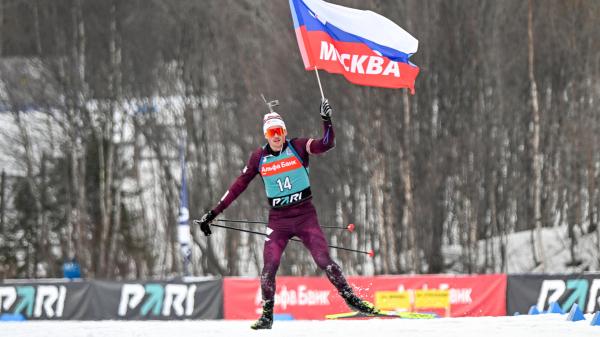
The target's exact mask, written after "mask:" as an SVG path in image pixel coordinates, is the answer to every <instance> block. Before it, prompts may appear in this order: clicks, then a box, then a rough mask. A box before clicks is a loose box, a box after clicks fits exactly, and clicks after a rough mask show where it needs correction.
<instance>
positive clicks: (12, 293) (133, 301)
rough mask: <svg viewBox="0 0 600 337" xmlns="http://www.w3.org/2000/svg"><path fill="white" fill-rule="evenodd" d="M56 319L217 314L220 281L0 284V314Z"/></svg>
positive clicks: (219, 314) (213, 316)
mask: <svg viewBox="0 0 600 337" xmlns="http://www.w3.org/2000/svg"><path fill="white" fill-rule="evenodd" d="M2 314H10V315H22V316H23V317H24V318H25V319H45V320H47V319H56V320H103V319H111V320H112V319H121V320H127V319H135V320H177V319H221V318H223V281H222V280H202V281H197V282H183V281H174V282H166V281H156V282H152V281H147V282H112V281H73V282H54V283H53V282H39V283H33V282H31V283H25V282H24V283H21V282H3V283H0V315H2Z"/></svg>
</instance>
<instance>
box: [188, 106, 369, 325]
mask: <svg viewBox="0 0 600 337" xmlns="http://www.w3.org/2000/svg"><path fill="white" fill-rule="evenodd" d="M331 114H332V109H331V107H330V105H329V103H328V101H327V100H326V99H324V100H323V101H322V102H321V105H320V115H321V118H322V119H323V130H324V135H323V138H321V139H310V138H293V139H291V140H288V139H287V138H286V136H287V134H288V133H287V129H286V127H285V123H284V121H283V119H282V118H281V116H280V115H279V114H277V113H276V112H269V113H267V114H266V115H265V116H264V118H263V133H264V136H265V138H266V139H267V144H265V145H264V146H262V147H260V148H258V149H256V150H255V151H254V152H252V155H251V156H250V159H249V160H248V164H247V165H246V166H245V167H244V169H243V170H242V174H241V175H240V176H239V177H238V178H237V179H236V180H235V181H234V183H233V184H232V185H231V187H229V189H228V190H227V192H225V194H224V195H223V197H222V198H221V200H220V202H219V203H218V204H217V206H216V207H215V208H213V209H212V210H211V211H209V212H207V213H206V214H204V216H203V217H202V219H201V220H200V228H201V230H202V232H203V233H204V234H205V235H206V236H208V235H210V234H211V230H210V223H211V222H212V221H213V220H214V219H215V217H216V216H217V215H218V214H220V213H221V212H223V211H224V210H225V209H226V208H227V207H228V206H229V205H230V204H231V203H232V202H233V201H234V200H235V199H236V198H237V197H238V196H239V195H240V194H241V193H242V192H243V191H244V190H245V189H246V187H248V184H249V183H250V181H252V179H254V177H255V176H256V175H257V174H260V176H261V178H262V179H263V183H264V186H265V191H266V194H267V199H268V201H269V206H270V207H271V209H270V211H269V223H268V226H267V227H268V228H267V231H266V234H267V237H266V239H265V244H264V249H263V260H264V266H263V269H262V272H261V276H260V285H261V291H262V299H263V310H262V315H261V316H260V318H259V319H258V320H257V321H256V322H255V323H254V324H253V325H252V326H251V328H252V329H255V330H256V329H271V327H272V325H273V306H274V297H275V274H276V273H277V269H278V268H279V263H280V261H281V255H282V254H283V251H284V250H285V247H286V245H287V243H288V241H289V240H290V239H291V238H292V237H294V236H296V237H298V238H299V239H300V240H301V241H302V243H303V244H304V246H305V247H306V248H308V250H309V251H310V253H311V255H312V257H313V259H314V260H315V262H316V264H317V265H318V266H319V268H321V269H322V270H323V271H325V274H326V275H327V278H328V279H329V281H330V282H331V283H332V284H333V285H334V286H335V287H336V289H337V291H338V293H339V294H340V296H341V297H342V298H343V299H344V300H345V302H346V304H347V305H348V306H349V307H350V308H351V309H352V310H356V311H360V312H363V313H367V314H376V313H378V310H377V309H376V308H375V307H374V306H373V304H371V303H369V302H367V301H364V300H362V299H360V298H359V297H358V296H356V295H355V294H354V292H353V291H352V288H351V287H350V285H349V284H348V282H347V281H346V278H345V277H344V275H343V274H342V270H341V268H340V267H339V266H338V265H337V264H336V263H335V262H334V261H333V260H332V259H331V257H330V256H329V251H328V244H327V241H326V240H325V236H324V235H323V232H322V231H321V227H320V225H319V220H318V218H317V212H316V210H315V207H314V206H313V204H312V202H311V198H312V195H311V190H310V180H309V169H308V162H309V155H316V154H321V153H325V152H327V151H328V150H330V149H331V148H333V147H334V145H335V134H334V132H333V124H332V123H331Z"/></svg>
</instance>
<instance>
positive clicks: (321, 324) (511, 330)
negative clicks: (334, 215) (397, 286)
mask: <svg viewBox="0 0 600 337" xmlns="http://www.w3.org/2000/svg"><path fill="white" fill-rule="evenodd" d="M590 320H591V315H586V320H585V321H579V322H568V321H567V320H566V315H559V314H545V315H534V316H528V315H522V316H515V317H473V318H442V319H434V320H409V319H385V320H382V319H372V320H345V321H276V322H275V324H274V325H273V330H270V331H269V330H265V331H253V330H251V329H250V328H249V326H250V323H251V322H250V321H225V320H222V321H221V320H219V321H168V322H166V321H80V322H78V321H30V322H1V323H0V336H1V337H4V336H6V337H8V336H10V337H42V336H44V337H45V336H53V337H54V336H61V337H121V336H122V337H138V336H139V337H142V336H143V337H216V336H219V337H238V336H244V337H245V336H285V337H299V336H306V337H317V336H327V337H334V336H340V337H378V336H385V337H409V336H411V337H412V336H414V337H451V336H458V337H520V336H523V337H534V336H543V337H554V336H564V337H587V336H600V326H591V325H590Z"/></svg>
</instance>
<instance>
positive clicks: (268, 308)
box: [250, 300, 275, 330]
mask: <svg viewBox="0 0 600 337" xmlns="http://www.w3.org/2000/svg"><path fill="white" fill-rule="evenodd" d="M274 304H275V301H274V300H268V301H264V303H263V310H262V315H261V316H260V318H259V319H258V320H257V321H256V322H254V324H252V326H250V328H252V329H253V330H261V329H271V327H272V326H273V305H274Z"/></svg>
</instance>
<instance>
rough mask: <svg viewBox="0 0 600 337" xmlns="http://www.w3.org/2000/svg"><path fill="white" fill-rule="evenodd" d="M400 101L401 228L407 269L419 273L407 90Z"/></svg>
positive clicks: (403, 92)
mask: <svg viewBox="0 0 600 337" xmlns="http://www.w3.org/2000/svg"><path fill="white" fill-rule="evenodd" d="M402 100H403V106H404V125H403V126H404V129H403V134H402V136H403V141H402V143H401V144H400V146H399V152H400V171H401V175H402V182H403V186H404V206H403V211H402V227H404V228H406V230H407V233H408V247H407V249H408V250H409V254H408V255H409V256H410V258H409V259H408V263H409V265H408V268H409V270H410V271H411V272H413V273H419V272H420V271H421V268H420V261H419V258H420V257H419V251H420V250H419V243H418V238H417V228H416V224H415V223H414V221H413V214H414V202H413V194H412V176H411V169H410V167H411V164H410V155H409V154H408V150H409V149H410V100H409V98H408V89H404V90H403V91H402Z"/></svg>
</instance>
